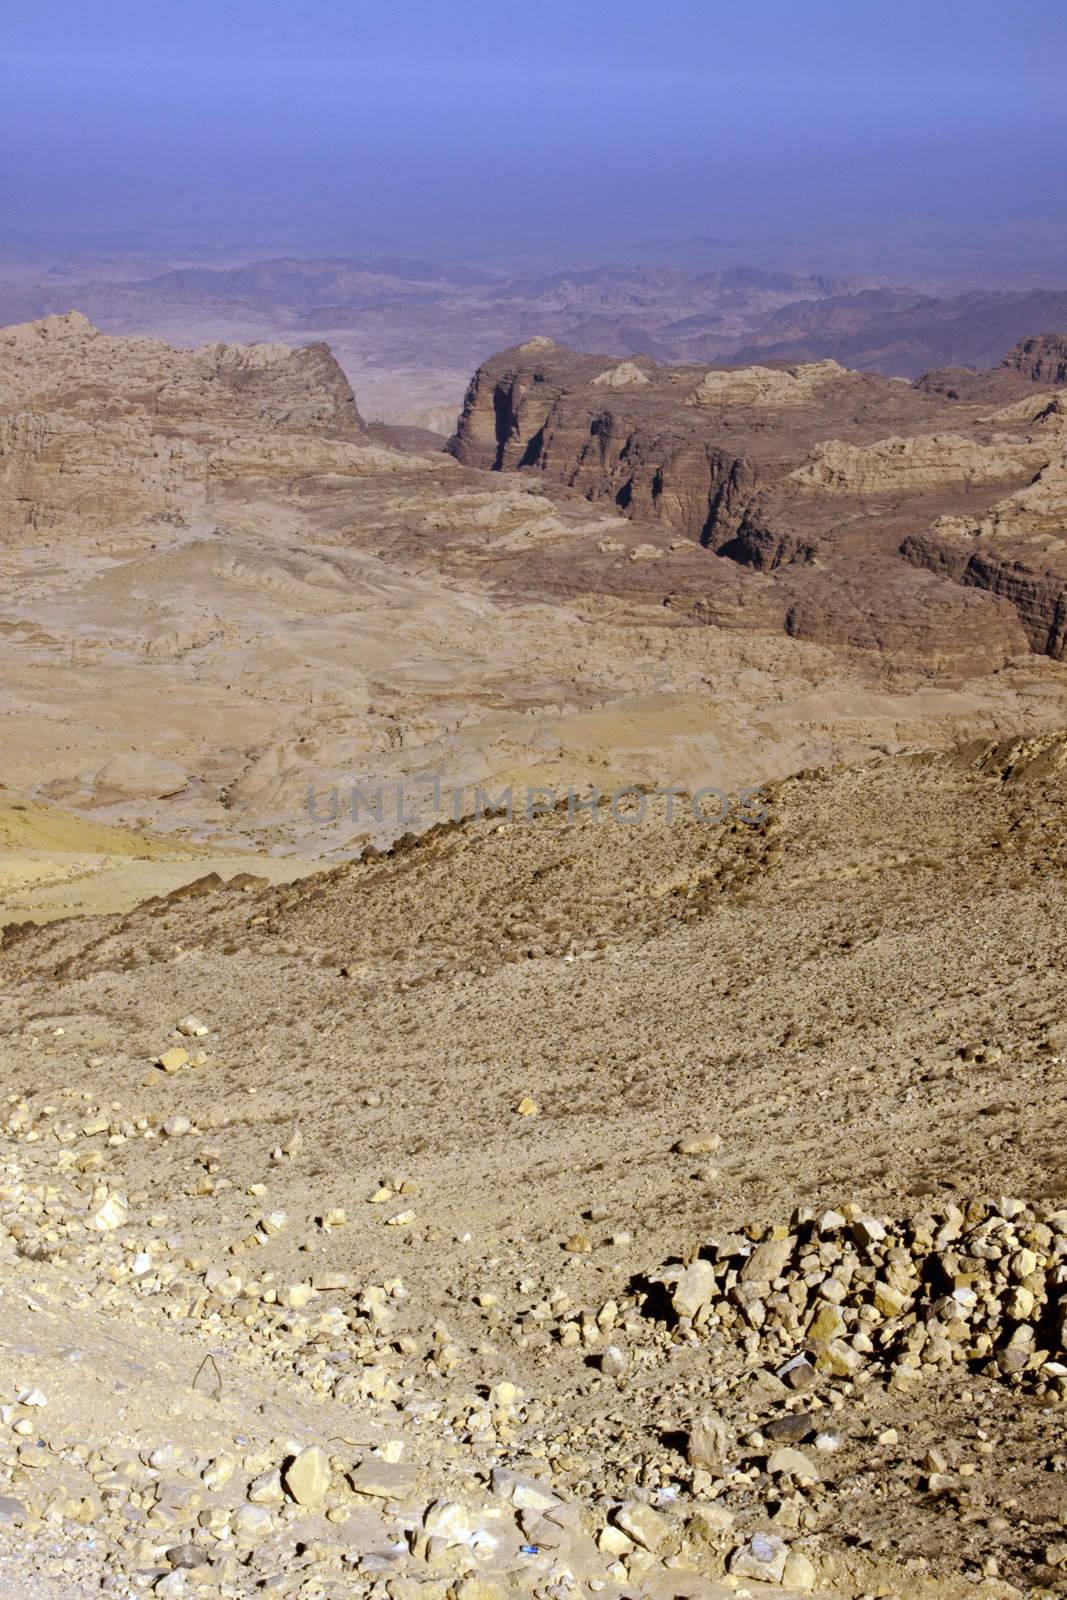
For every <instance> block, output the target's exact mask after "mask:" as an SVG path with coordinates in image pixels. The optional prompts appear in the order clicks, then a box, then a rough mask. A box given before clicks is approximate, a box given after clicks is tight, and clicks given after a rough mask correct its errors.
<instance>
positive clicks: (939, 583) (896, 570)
mask: <svg viewBox="0 0 1067 1600" xmlns="http://www.w3.org/2000/svg"><path fill="white" fill-rule="evenodd" d="M1054 345H1055V341H1050V340H1049V339H1045V340H1039V341H1028V342H1027V346H1026V350H1027V354H1028V362H1029V364H1028V365H1027V363H1026V362H1024V361H1023V356H1022V354H1019V353H1015V354H1017V355H1018V360H1017V361H1015V362H1014V364H1013V365H1012V366H1011V370H1009V368H1008V367H1006V366H1005V367H1003V368H1001V369H997V370H995V371H993V372H990V373H987V374H971V375H970V376H971V378H973V379H974V383H973V384H972V386H971V388H970V390H969V391H968V393H967V394H964V393H963V391H962V390H961V391H958V392H957V391H955V390H953V392H952V393H951V394H950V393H949V392H948V386H946V385H940V384H938V383H936V382H933V381H925V380H924V381H923V382H922V383H920V384H915V385H911V384H906V383H902V382H901V381H900V380H897V379H890V378H882V377H877V376H875V375H873V374H861V373H856V372H848V371H847V370H845V369H844V368H842V367H839V366H837V364H836V363H834V362H819V363H813V364H808V365H800V366H791V367H781V368H777V367H769V366H766V365H764V364H759V365H756V366H754V367H747V368H733V369H729V368H727V369H723V368H713V369H711V370H708V369H701V368H693V367H660V366H657V365H656V364H655V363H654V362H652V361H651V360H649V359H647V358H642V359H641V361H640V363H637V362H634V363H624V364H622V365H621V366H620V365H618V364H616V365H614V366H611V365H607V364H606V363H605V359H604V358H602V357H591V356H585V355H580V354H578V353H576V352H574V351H570V350H566V349H564V348H563V347H561V346H559V345H555V344H553V343H552V342H551V341H548V340H531V341H529V342H528V343H527V344H526V345H524V346H521V347H519V348H517V349H515V350H511V351H506V352H504V353H503V354H502V355H500V356H497V357H494V358H493V360H491V361H489V362H487V363H485V365H484V366H483V367H481V368H480V369H479V371H478V372H477V373H476V374H475V376H474V379H473V381H472V383H471V385H470V387H469V389H468V392H467V397H466V401H465V404H464V409H463V413H462V415H461V417H460V421H459V426H458V429H457V432H456V434H455V436H454V438H453V439H452V440H451V441H450V445H449V448H450V450H451V451H452V453H453V454H454V455H455V456H457V458H458V459H459V460H460V461H462V462H465V463H467V464H468V465H471V466H477V467H482V468H489V469H495V470H498V471H500V470H508V471H522V472H537V473H540V474H541V475H543V476H544V477H545V478H546V479H548V480H549V481H550V482H551V483H554V484H556V485H558V486H561V487H563V488H565V489H568V490H572V491H575V492H577V493H579V494H581V495H583V496H585V498H586V499H588V500H590V501H592V502H594V503H601V502H608V503H610V504H611V505H613V506H614V507H615V508H616V509H617V510H618V511H619V512H621V513H622V514H624V515H625V516H628V517H631V518H635V519H638V520H640V521H646V522H659V523H663V524H666V525H667V526H668V527H670V528H672V529H674V530H676V531H677V532H678V534H679V535H680V536H683V537H685V538H688V539H692V540H694V541H696V542H697V543H698V544H702V545H704V546H706V547H707V548H708V550H709V551H711V552H714V553H715V554H717V555H720V556H724V557H728V558H730V559H731V560H733V561H734V562H736V563H738V564H740V565H742V566H745V567H748V568H752V569H754V570H755V571H757V572H759V573H763V574H766V575H768V576H770V577H772V578H773V581H774V585H775V593H776V595H777V602H778V604H779V605H780V607H781V614H782V616H783V618H784V626H785V627H786V630H787V631H788V632H791V633H793V634H795V635H797V636H799V637H804V638H811V639H816V640H820V641H822V642H833V643H847V644H849V645H858V646H863V647H867V648H877V649H880V650H884V651H885V652H887V653H888V654H894V653H895V652H898V651H899V652H900V653H901V654H902V655H903V656H906V657H907V658H908V659H912V660H914V659H915V658H916V656H922V655H923V654H924V653H925V655H926V657H927V658H928V659H930V660H931V661H944V660H945V659H947V658H948V657H949V656H951V655H952V654H953V652H954V650H962V651H963V652H964V654H967V655H969V656H972V658H973V651H974V650H975V649H976V648H978V649H980V648H981V647H980V645H979V643H978V641H979V637H980V635H981V633H982V629H983V628H985V629H986V637H987V638H988V639H989V640H990V641H995V643H994V644H993V645H992V648H993V650H994V653H996V652H998V651H1002V652H1003V656H1002V659H1006V658H1007V656H1009V655H1011V654H1013V653H1017V652H1018V651H1019V650H1021V649H1026V648H1027V647H1028V646H1029V647H1030V648H1032V649H1036V650H1043V651H1049V652H1051V653H1053V654H1059V653H1061V650H1062V641H1061V631H1060V630H1061V625H1060V623H1059V621H1058V611H1057V607H1058V604H1059V601H1058V599H1057V598H1056V597H1057V596H1058V595H1059V593H1060V579H1059V577H1058V576H1057V572H1058V567H1059V561H1060V557H1059V555H1058V551H1057V548H1054V547H1055V546H1056V544H1057V540H1058V538H1059V537H1060V535H1061V534H1062V530H1063V527H1064V520H1065V519H1064V516H1063V511H1062V507H1061V505H1060V499H1059V491H1058V488H1057V485H1058V483H1059V468H1058V467H1057V462H1061V461H1062V459H1063V457H1064V453H1065V437H1067V430H1065V420H1067V414H1065V413H1064V411H1063V408H1062V406H1061V403H1060V400H1059V399H1058V397H1057V396H1056V394H1055V392H1054V391H1053V390H1050V391H1049V392H1048V393H1046V394H1044V395H1041V394H1037V395H1035V394H1034V392H1033V388H1032V382H1034V381H1042V380H1043V381H1045V382H1047V383H1049V384H1054V383H1055V382H1056V372H1057V370H1058V368H1057V366H1056V364H1055V350H1054ZM1038 347H1040V348H1039V349H1038ZM1022 348H1023V347H1020V352H1021V351H1022ZM1020 363H1022V365H1023V366H1026V372H1025V374H1024V372H1023V370H1022V367H1021V366H1020ZM633 374H636V375H637V376H636V377H634V376H633ZM953 519H957V520H959V523H960V525H959V527H957V526H956V525H955V523H954V522H953ZM1039 539H1040V541H1042V542H1041V543H1040V544H1039V543H1037V542H1035V541H1037V540H1039ZM976 540H979V541H981V548H980V550H979V552H978V553H977V554H976V553H975V551H974V549H973V548H972V547H973V546H974V544H975V541H976ZM1023 545H1025V550H1023V549H1022V546H1023ZM993 546H995V547H996V548H995V549H993V548H992V547H993ZM902 556H903V557H904V560H903V562H902V560H901V557H902ZM972 556H974V559H972ZM1020 563H1021V565H1022V567H1023V568H1025V571H1026V572H1027V573H1028V574H1029V575H1030V576H1028V577H1026V578H1020V577H1019V576H1018V575H1017V574H1016V576H1014V577H1011V576H1009V569H1010V570H1011V571H1013V572H1014V570H1015V567H1016V566H1018V565H1019V564H1020ZM909 567H910V568H913V569H914V568H916V567H925V568H927V571H928V574H933V575H934V576H935V579H936V581H935V582H934V583H933V585H932V586H931V584H930V583H929V581H928V579H926V580H924V583H923V587H921V588H916V587H915V585H916V582H917V581H918V580H917V578H916V575H915V573H914V571H912V572H910V573H909V571H908V568H909ZM860 575H862V577H861V576H860ZM717 582H718V578H717V575H716V573H715V571H714V569H709V573H708V583H709V586H713V585H715V584H717ZM954 588H955V592H953V589H954ZM959 588H964V589H968V590H971V591H973V592H974V593H975V596H976V598H977V596H978V594H979V593H981V592H984V595H985V601H986V605H987V609H986V610H985V611H984V612H983V610H982V607H981V605H979V607H978V609H977V610H975V609H974V608H973V607H972V605H971V603H970V602H969V601H968V602H962V603H961V599H960V595H959Z"/></svg>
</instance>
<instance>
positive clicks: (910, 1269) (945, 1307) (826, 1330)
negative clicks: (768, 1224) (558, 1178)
mask: <svg viewBox="0 0 1067 1600" xmlns="http://www.w3.org/2000/svg"><path fill="white" fill-rule="evenodd" d="M659 1281H660V1282H662V1283H664V1284H665V1285H667V1286H668V1287H669V1288H670V1291H671V1301H670V1304H671V1309H672V1311H673V1313H674V1315H675V1316H676V1317H677V1318H678V1320H679V1325H680V1326H681V1327H682V1328H683V1329H684V1330H686V1331H687V1332H688V1333H689V1334H691V1336H692V1337H693V1338H694V1339H708V1340H711V1341H714V1342H715V1343H717V1344H718V1345H720V1346H721V1345H722V1344H723V1343H724V1342H725V1341H740V1342H741V1343H742V1344H743V1345H744V1347H745V1348H746V1350H747V1351H748V1352H749V1353H750V1354H755V1353H756V1352H757V1351H758V1352H759V1353H760V1356H761V1358H762V1359H764V1360H769V1361H780V1362H781V1363H782V1364H781V1366H780V1370H779V1372H778V1376H779V1377H781V1378H783V1379H784V1380H785V1382H787V1383H788V1384H789V1386H790V1387H791V1388H793V1389H801V1388H803V1387H804V1386H805V1385H806V1384H808V1383H810V1382H811V1380H812V1379H813V1378H814V1376H815V1374H816V1373H828V1374H831V1375H832V1376H834V1377H838V1378H862V1379H864V1380H866V1379H867V1378H869V1377H871V1376H874V1375H875V1374H881V1375H882V1376H884V1377H885V1378H886V1379H887V1380H888V1382H889V1384H890V1386H891V1387H893V1388H898V1389H900V1388H905V1387H907V1386H908V1385H910V1384H912V1383H915V1382H916V1381H918V1380H919V1379H920V1378H921V1376H922V1374H923V1371H924V1369H931V1368H942V1369H943V1368H948V1367H951V1366H954V1365H958V1364H968V1365H971V1366H973V1367H975V1368H977V1369H979V1370H983V1371H987V1372H990V1373H994V1374H996V1375H998V1376H1000V1377H1003V1378H1006V1379H1008V1380H1010V1381H1012V1382H1014V1383H1026V1384H1029V1385H1031V1386H1033V1387H1034V1389H1035V1390H1036V1392H1037V1393H1038V1394H1040V1395H1043V1396H1046V1397H1047V1398H1049V1399H1051V1400H1053V1401H1055V1402H1059V1401H1063V1400H1067V1209H1057V1208H1055V1207H1054V1206H1051V1205H1041V1204H1034V1205H1029V1204H1027V1203H1026V1202H1025V1201H1024V1200H1019V1199H1013V1198H1008V1197H1004V1198H1001V1199H999V1200H994V1199H989V1198H976V1199H974V1200H971V1201H969V1202H967V1203H965V1204H964V1205H962V1206H960V1205H956V1204H948V1205H945V1206H942V1207H941V1208H939V1209H937V1210H930V1211H928V1212H922V1213H917V1214H915V1215H913V1216H911V1217H908V1218H905V1219H902V1220H893V1219H890V1218H879V1217H874V1216H869V1215H867V1214H865V1213H864V1211H863V1210H862V1209H861V1208H860V1207H859V1206H856V1205H846V1206H844V1207H842V1209H841V1210H840V1211H833V1210H832V1211H823V1212H821V1213H816V1212H815V1211H813V1210H811V1209H809V1208H802V1209H799V1210H797V1211H795V1212H794V1214H793V1216H792V1218H791V1219H790V1221H789V1223H788V1225H778V1226H776V1227H772V1228H770V1229H767V1230H764V1231H762V1232H760V1231H756V1230H753V1236H752V1237H751V1238H745V1237H734V1238H732V1239H727V1240H724V1241H722V1242H721V1243H718V1244H713V1245H710V1246H708V1247H707V1248H706V1249H705V1250H704V1251H702V1252H701V1254H700V1255H699V1256H698V1257H697V1259H696V1260H694V1261H692V1262H690V1263H689V1265H687V1266H681V1267H678V1268H672V1269H668V1270H667V1271H666V1272H664V1273H663V1274H662V1275H661V1276H660V1280H659Z"/></svg>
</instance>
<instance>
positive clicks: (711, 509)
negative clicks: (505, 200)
mask: <svg viewBox="0 0 1067 1600" xmlns="http://www.w3.org/2000/svg"><path fill="white" fill-rule="evenodd" d="M509 354H511V355H514V356H515V357H517V358H518V359H516V360H514V361H510V360H509V359H508V357H507V356H503V357H497V358H495V359H494V360H493V361H491V362H487V363H486V364H485V366H483V367H481V368H479V370H478V372H477V373H476V374H475V376H474V378H473V380H472V382H471V385H470V387H469V389H468V391H467V396H466V400H465V402H464V406H463V412H462V415H461V417H460V421H459V426H458V430H457V432H456V435H455V437H454V438H453V439H452V440H451V442H450V445H449V448H450V450H451V452H452V454H453V455H455V456H456V457H457V459H458V460H460V461H461V462H463V463H464V464H465V465H467V466H473V467H483V468H491V469H493V470H495V471H498V472H499V471H513V470H517V469H523V468H532V469H535V470H537V471H539V472H542V473H544V474H545V475H546V476H547V477H548V478H550V479H551V480H552V481H553V482H555V483H557V484H560V485H562V486H563V487H565V488H569V489H575V490H576V491H577V492H578V493H580V494H582V495H584V496H585V498H586V499H588V500H591V501H594V502H599V501H603V500H610V501H611V502H612V503H613V504H614V505H615V506H616V507H617V508H618V509H619V510H620V511H622V512H624V513H625V514H626V515H628V516H631V517H635V518H638V519H640V520H653V521H657V522H663V523H666V524H667V526H668V527H671V528H677V529H678V531H679V532H680V533H684V534H685V535H686V536H687V537H688V538H691V539H695V540H697V541H698V542H699V543H702V544H707V545H709V546H711V547H712V548H713V549H718V548H719V546H720V545H721V544H723V543H726V542H727V541H728V540H730V539H732V538H733V537H734V535H735V534H736V533H737V531H738V529H739V527H740V526H741V524H742V522H743V521H744V517H745V512H746V509H747V507H748V506H749V504H750V502H751V501H752V499H753V497H754V495H755V492H756V489H757V483H758V479H757V473H756V470H755V467H754V466H753V465H752V464H751V463H750V462H749V461H747V460H745V458H744V457H743V456H741V455H739V454H738V453H737V452H736V451H732V450H730V449H729V448H722V447H721V446H719V445H716V444H714V443H712V442H711V441H710V440H708V439H706V438H702V437H701V432H700V429H699V428H698V427H696V426H690V425H687V424H686V423H685V421H684V419H682V420H679V419H678V418H676V417H675V416H674V415H673V408H671V409H670V410H668V411H667V412H666V414H664V411H663V408H662V407H656V406H655V405H653V406H652V407H648V408H643V409H638V407H639V406H640V401H642V400H644V398H645V391H646V390H653V384H652V381H651V379H650V377H649V376H648V372H649V370H654V369H651V364H650V363H647V362H645V363H643V364H641V365H638V364H637V363H630V362H627V363H625V367H628V368H630V372H631V374H637V376H636V377H634V376H632V375H630V374H627V373H626V372H625V370H624V368H623V367H614V368H608V369H606V370H605V371H600V367H601V366H602V365H603V364H602V363H601V362H599V361H598V358H597V357H593V358H591V359H590V358H589V357H582V356H574V357H572V363H573V365H572V363H571V362H568V363H567V369H566V370H564V371H561V370H560V366H561V363H562V361H563V360H564V359H565V358H567V357H571V356H572V353H571V352H569V351H562V350H560V348H559V347H558V346H554V345H551V344H549V343H546V342H543V341H531V342H530V344H528V345H524V346H520V348H519V350H518V351H515V352H510V353H509ZM546 356H547V358H548V359H547V360H546V359H545V357H546ZM620 373H621V374H622V375H623V376H622V378H621V379H620V377H619V376H618V375H619V374H620ZM568 378H571V379H572V380H573V385H572V384H571V383H568ZM585 389H588V390H589V391H590V393H588V394H585V393H583V392H582V391H583V390H585ZM635 400H636V401H637V402H638V407H635V405H634V401H635Z"/></svg>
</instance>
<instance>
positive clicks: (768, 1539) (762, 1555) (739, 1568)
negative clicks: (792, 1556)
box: [730, 1533, 789, 1583]
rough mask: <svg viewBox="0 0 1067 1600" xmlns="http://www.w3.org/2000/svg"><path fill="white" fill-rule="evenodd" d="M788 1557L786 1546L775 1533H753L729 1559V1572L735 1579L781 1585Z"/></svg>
mask: <svg viewBox="0 0 1067 1600" xmlns="http://www.w3.org/2000/svg"><path fill="white" fill-rule="evenodd" d="M788 1556H789V1549H788V1546H787V1545H786V1544H785V1542H784V1540H782V1539H781V1538H779V1536H778V1534H776V1533H754V1534H753V1535H752V1537H751V1539H749V1540H748V1542H747V1543H746V1544H742V1545H739V1546H738V1547H737V1549H736V1550H735V1551H734V1553H733V1555H732V1556H731V1557H730V1571H731V1573H733V1575H734V1577H736V1578H758V1579H759V1580H760V1582H762V1583H781V1581H782V1577H783V1575H784V1573H785V1564H786V1561H787V1559H788Z"/></svg>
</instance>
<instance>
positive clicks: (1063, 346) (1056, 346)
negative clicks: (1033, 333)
mask: <svg viewBox="0 0 1067 1600" xmlns="http://www.w3.org/2000/svg"><path fill="white" fill-rule="evenodd" d="M1001 366H1002V367H1010V368H1012V369H1013V370H1014V371H1015V372H1021V373H1022V374H1023V376H1024V377H1026V378H1029V379H1030V381H1031V382H1032V383H1052V384H1060V383H1067V333H1043V334H1040V335H1039V336H1038V337H1037V338H1035V339H1022V340H1020V342H1019V343H1018V344H1017V345H1016V346H1015V348H1014V350H1009V352H1008V354H1007V355H1006V356H1005V357H1004V360H1003V361H1002V362H1001Z"/></svg>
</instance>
